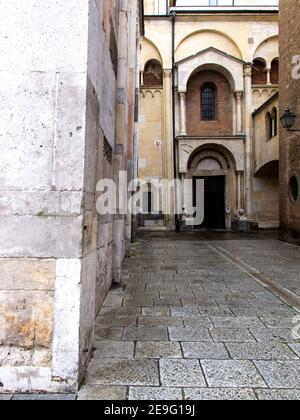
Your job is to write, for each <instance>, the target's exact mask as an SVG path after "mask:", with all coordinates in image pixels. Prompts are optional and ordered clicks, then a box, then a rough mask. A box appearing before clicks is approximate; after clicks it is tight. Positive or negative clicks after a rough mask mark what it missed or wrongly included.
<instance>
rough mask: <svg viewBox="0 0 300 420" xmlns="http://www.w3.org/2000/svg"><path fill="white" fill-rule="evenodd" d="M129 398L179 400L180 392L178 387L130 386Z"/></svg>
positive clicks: (180, 398) (135, 399)
mask: <svg viewBox="0 0 300 420" xmlns="http://www.w3.org/2000/svg"><path fill="white" fill-rule="evenodd" d="M129 400H133V401H181V400H182V392H181V390H180V389H178V388H162V387H160V388H154V387H151V388H145V387H139V388H137V387H136V388H135V387H130V389H129Z"/></svg>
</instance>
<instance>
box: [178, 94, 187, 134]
mask: <svg viewBox="0 0 300 420" xmlns="http://www.w3.org/2000/svg"><path fill="white" fill-rule="evenodd" d="M179 99H180V135H181V136H186V135H187V130H186V93H185V92H179Z"/></svg>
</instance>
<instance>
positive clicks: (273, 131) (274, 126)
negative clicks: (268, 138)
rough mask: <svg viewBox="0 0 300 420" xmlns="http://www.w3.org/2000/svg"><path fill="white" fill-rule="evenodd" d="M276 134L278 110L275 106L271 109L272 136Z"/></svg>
mask: <svg viewBox="0 0 300 420" xmlns="http://www.w3.org/2000/svg"><path fill="white" fill-rule="evenodd" d="M277 134H278V112H277V108H273V110H272V137H276V136H277Z"/></svg>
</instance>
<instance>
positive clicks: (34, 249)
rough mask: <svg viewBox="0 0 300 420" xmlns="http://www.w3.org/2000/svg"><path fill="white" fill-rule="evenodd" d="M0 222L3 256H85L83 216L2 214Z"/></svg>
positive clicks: (1, 251)
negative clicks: (82, 253)
mask: <svg viewBox="0 0 300 420" xmlns="http://www.w3.org/2000/svg"><path fill="white" fill-rule="evenodd" d="M0 222H1V223H0V257H4V258H8V257H11V258H18V257H20V258H23V257H28V258H77V257H81V247H80V244H81V235H82V230H81V229H82V216H78V217H75V216H70V217H63V218H61V217H60V218H55V217H43V216H22V217H20V216H0ZM32 232H34V235H33V234H32ZM14 238H19V240H18V244H17V245H16V243H15V240H14Z"/></svg>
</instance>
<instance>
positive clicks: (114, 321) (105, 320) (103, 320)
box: [96, 316, 138, 328]
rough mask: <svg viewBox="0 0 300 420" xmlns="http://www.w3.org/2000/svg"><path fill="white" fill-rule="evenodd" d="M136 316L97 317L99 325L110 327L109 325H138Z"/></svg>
mask: <svg viewBox="0 0 300 420" xmlns="http://www.w3.org/2000/svg"><path fill="white" fill-rule="evenodd" d="M137 319H138V318H137V317H136V316H119V317H108V316H99V317H98V318H97V319H96V323H97V326H98V327H101V328H109V327H132V326H136V325H137Z"/></svg>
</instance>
